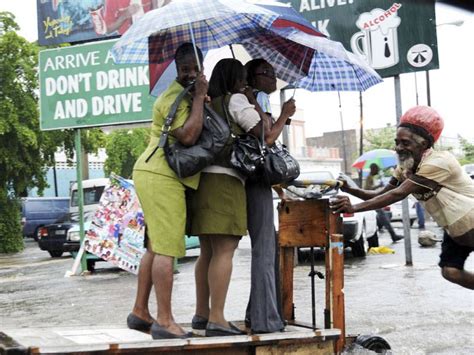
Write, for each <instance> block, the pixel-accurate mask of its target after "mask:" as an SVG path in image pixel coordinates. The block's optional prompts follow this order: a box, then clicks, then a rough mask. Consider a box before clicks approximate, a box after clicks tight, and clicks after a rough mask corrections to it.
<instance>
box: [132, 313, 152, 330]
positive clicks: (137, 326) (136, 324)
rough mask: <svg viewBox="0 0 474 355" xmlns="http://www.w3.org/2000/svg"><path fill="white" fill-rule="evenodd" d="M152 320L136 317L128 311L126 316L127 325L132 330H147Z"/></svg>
mask: <svg viewBox="0 0 474 355" xmlns="http://www.w3.org/2000/svg"><path fill="white" fill-rule="evenodd" d="M152 324H153V322H148V321H146V320H144V319H141V318H138V317H137V316H136V315H135V314H133V313H130V314H129V315H128V317H127V327H129V328H130V329H134V330H140V331H148V330H150V328H151V325H152Z"/></svg>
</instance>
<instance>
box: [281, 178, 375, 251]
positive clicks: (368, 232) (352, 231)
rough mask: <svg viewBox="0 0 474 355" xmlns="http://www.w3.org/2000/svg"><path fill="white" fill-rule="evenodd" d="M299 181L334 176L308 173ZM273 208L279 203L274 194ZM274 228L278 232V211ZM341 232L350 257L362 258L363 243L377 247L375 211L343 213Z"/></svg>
mask: <svg viewBox="0 0 474 355" xmlns="http://www.w3.org/2000/svg"><path fill="white" fill-rule="evenodd" d="M344 178H345V179H346V180H347V181H348V183H350V184H355V182H354V181H353V180H352V179H351V178H350V177H349V176H346V175H344ZM298 179H299V180H332V179H335V176H334V175H333V174H332V172H330V171H308V172H302V173H301V174H300V176H299V177H298ZM335 194H336V191H332V192H329V193H328V194H326V196H333V195H335ZM337 194H339V195H346V196H349V198H350V200H351V203H352V204H356V203H360V202H362V200H361V199H359V198H357V197H355V196H352V195H349V194H346V193H345V192H342V191H339V192H337ZM273 202H274V206H275V209H276V208H277V206H278V203H279V202H280V199H279V198H278V195H276V194H274V199H273ZM275 211H276V212H275V221H274V222H275V228H276V230H278V210H277V209H276V210H275ZM342 232H343V235H344V245H345V246H346V247H350V248H351V251H352V255H354V256H355V257H363V256H365V254H366V250H365V241H367V242H368V244H369V246H376V245H378V232H377V218H376V213H375V211H366V212H359V213H355V214H354V213H351V214H349V213H344V214H343V215H342Z"/></svg>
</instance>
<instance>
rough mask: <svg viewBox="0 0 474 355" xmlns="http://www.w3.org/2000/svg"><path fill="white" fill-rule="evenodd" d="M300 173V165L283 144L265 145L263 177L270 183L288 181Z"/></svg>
mask: <svg viewBox="0 0 474 355" xmlns="http://www.w3.org/2000/svg"><path fill="white" fill-rule="evenodd" d="M299 175H300V165H299V163H298V161H297V160H296V159H295V158H294V157H293V156H291V154H290V152H289V151H288V149H287V148H286V146H285V145H283V144H280V143H275V144H274V145H272V146H271V147H265V161H264V166H263V178H264V179H265V181H266V182H267V183H268V184H270V185H278V184H282V183H287V182H290V181H292V180H294V179H296V178H297V177H298V176H299Z"/></svg>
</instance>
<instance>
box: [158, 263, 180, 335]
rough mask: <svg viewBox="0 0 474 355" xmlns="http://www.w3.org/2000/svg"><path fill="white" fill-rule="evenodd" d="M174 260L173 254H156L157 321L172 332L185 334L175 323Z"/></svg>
mask: <svg viewBox="0 0 474 355" xmlns="http://www.w3.org/2000/svg"><path fill="white" fill-rule="evenodd" d="M173 261H174V258H173V257H172V256H167V255H160V254H155V256H154V258H153V265H152V279H153V286H154V287H155V294H156V302H157V304H158V316H157V317H156V321H157V322H158V324H159V325H160V326H162V327H163V328H165V330H167V331H168V332H170V333H174V334H178V335H183V334H185V332H184V330H183V329H182V328H181V327H180V326H179V325H177V324H176V323H175V321H174V318H173V311H172V307H171V294H172V292H173Z"/></svg>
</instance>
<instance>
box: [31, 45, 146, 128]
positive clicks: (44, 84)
mask: <svg viewBox="0 0 474 355" xmlns="http://www.w3.org/2000/svg"><path fill="white" fill-rule="evenodd" d="M116 41H117V40H109V41H101V42H93V43H89V44H84V45H77V46H71V47H63V48H56V49H49V50H44V51H41V52H40V55H39V79H40V127H41V129H42V130H54V129H65V128H81V127H95V126H108V125H116V124H125V123H138V122H147V121H148V122H149V121H151V117H152V106H153V103H154V101H155V98H154V97H152V96H150V95H149V89H150V88H149V76H148V65H147V64H140V65H139V64H132V65H129V64H127V65H125V64H123V65H122V64H120V65H117V64H114V61H113V58H112V56H111V54H110V53H109V50H110V49H111V47H112V46H113V45H114V43H115V42H116Z"/></svg>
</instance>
